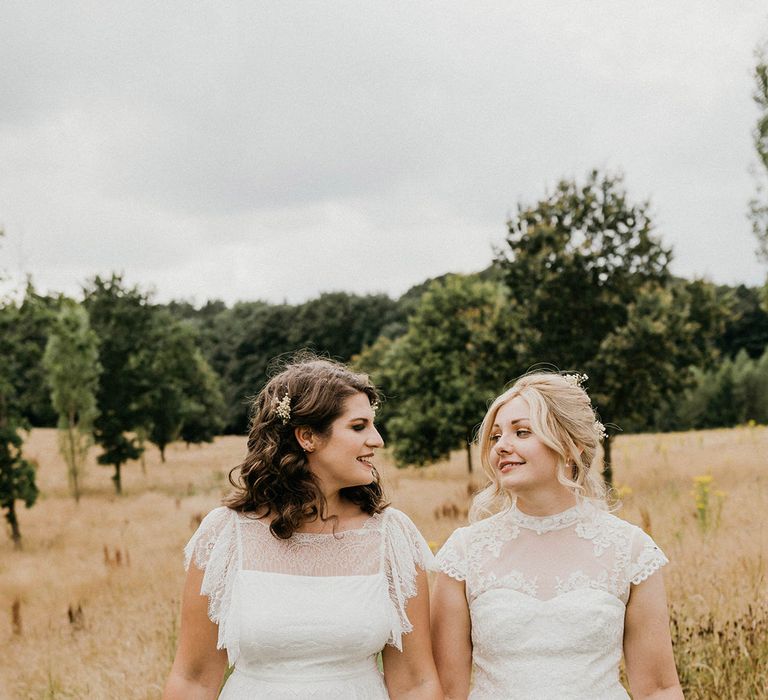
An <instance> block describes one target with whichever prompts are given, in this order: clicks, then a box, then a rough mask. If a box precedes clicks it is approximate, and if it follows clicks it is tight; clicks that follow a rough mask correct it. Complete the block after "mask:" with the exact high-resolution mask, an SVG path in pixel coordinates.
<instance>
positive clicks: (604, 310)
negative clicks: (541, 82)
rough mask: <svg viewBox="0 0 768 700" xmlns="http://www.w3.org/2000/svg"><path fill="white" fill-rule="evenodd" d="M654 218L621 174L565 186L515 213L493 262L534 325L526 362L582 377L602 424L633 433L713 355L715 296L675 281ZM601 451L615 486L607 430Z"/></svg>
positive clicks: (528, 325)
mask: <svg viewBox="0 0 768 700" xmlns="http://www.w3.org/2000/svg"><path fill="white" fill-rule="evenodd" d="M647 210H648V205H647V204H633V203H631V202H630V201H629V200H628V198H627V195H626V193H625V191H624V189H623V183H622V179H621V177H618V176H612V175H601V174H599V173H597V172H592V173H591V174H590V175H589V177H588V178H587V181H586V183H585V184H583V185H580V184H578V183H576V182H574V181H562V182H560V183H559V184H558V186H557V187H556V188H555V191H554V192H553V193H552V194H551V195H549V196H547V197H546V198H545V199H543V200H541V201H540V202H538V203H537V204H536V205H535V206H533V207H524V206H520V207H519V208H518V213H517V215H516V216H515V217H514V218H513V219H512V220H511V221H510V222H509V234H508V236H507V249H506V250H504V251H501V252H500V254H499V255H498V257H497V261H496V262H497V265H498V266H499V267H500V268H501V269H502V271H503V274H504V280H505V282H506V284H507V286H508V287H509V294H510V298H511V300H512V307H513V309H514V310H515V311H516V312H517V314H518V315H519V317H520V321H519V323H520V324H521V327H522V328H524V329H530V332H529V333H528V336H527V337H526V338H525V339H523V342H524V344H525V348H524V351H523V354H524V357H526V358H527V360H528V362H529V363H530V364H534V363H538V362H547V363H551V364H553V365H555V366H557V367H559V368H561V369H574V370H579V371H585V372H586V373H587V374H588V375H589V377H590V382H589V388H590V393H591V394H592V396H593V399H594V400H595V402H596V404H597V407H598V409H599V411H600V414H601V417H602V420H603V422H604V423H609V424H610V423H613V424H616V423H618V424H620V425H625V426H626V427H632V428H635V429H638V428H642V427H645V426H648V425H649V424H651V422H652V419H653V415H654V411H653V408H652V407H653V406H654V405H655V402H658V401H661V400H663V399H664V398H666V397H669V396H671V395H673V394H674V393H675V392H677V391H680V390H681V389H682V388H683V387H684V386H685V385H686V383H687V381H688V375H689V370H688V368H689V366H690V365H691V364H695V363H696V362H697V361H698V360H702V361H703V359H704V358H705V357H708V355H709V353H710V346H711V342H712V338H713V336H714V335H715V334H716V332H717V328H718V323H719V318H720V317H719V316H718V313H717V307H716V304H715V303H714V295H713V292H712V290H711V289H707V288H706V286H705V285H703V284H702V283H691V285H689V286H686V285H680V284H674V283H673V280H672V278H671V275H670V274H669V270H668V265H669V261H670V258H671V252H670V251H669V250H668V249H666V248H664V247H663V246H662V245H661V242H660V241H659V240H658V239H657V238H656V237H655V236H654V235H653V233H652V231H653V225H652V222H651V219H650V216H649V214H648V211H647ZM693 300H696V301H697V302H700V303H701V308H699V306H696V308H695V309H694V307H693V305H692V301H693ZM694 312H695V313H694ZM604 447H605V453H606V455H605V456H606V463H607V464H608V468H607V469H606V477H607V479H608V480H610V477H611V473H610V448H611V441H610V433H609V438H608V439H607V440H606V441H605V443H604Z"/></svg>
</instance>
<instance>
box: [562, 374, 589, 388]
mask: <svg viewBox="0 0 768 700" xmlns="http://www.w3.org/2000/svg"><path fill="white" fill-rule="evenodd" d="M563 379H565V381H566V382H568V383H569V384H570V385H571V386H575V387H579V388H581V387H582V385H583V384H584V382H586V381H587V379H589V376H588V375H586V374H579V373H578V372H576V374H564V375H563Z"/></svg>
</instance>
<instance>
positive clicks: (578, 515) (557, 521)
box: [507, 501, 592, 534]
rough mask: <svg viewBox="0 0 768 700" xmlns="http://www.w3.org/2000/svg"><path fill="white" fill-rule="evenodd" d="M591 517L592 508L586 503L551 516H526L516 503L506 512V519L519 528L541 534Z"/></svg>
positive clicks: (583, 502)
mask: <svg viewBox="0 0 768 700" xmlns="http://www.w3.org/2000/svg"><path fill="white" fill-rule="evenodd" d="M591 515H592V507H591V506H590V504H589V503H588V502H586V501H582V502H580V503H577V504H576V505H575V506H571V507H570V508H568V509H566V510H564V511H562V512H560V513H553V514H552V515H528V514H527V513H523V511H521V510H520V509H519V508H518V507H517V504H516V503H513V504H512V505H511V506H510V507H509V509H508V510H507V517H508V518H509V519H510V520H511V521H512V522H514V523H515V524H516V525H518V526H519V527H522V528H525V529H527V530H533V531H534V532H536V533H538V534H541V533H544V532H552V531H553V530H562V529H563V528H566V527H570V526H571V525H574V524H575V523H577V522H579V521H581V520H584V519H586V518H589V517H590V516H591Z"/></svg>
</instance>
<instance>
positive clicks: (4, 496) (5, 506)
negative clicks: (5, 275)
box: [0, 302, 38, 549]
mask: <svg viewBox="0 0 768 700" xmlns="http://www.w3.org/2000/svg"><path fill="white" fill-rule="evenodd" d="M18 321H19V310H18V308H17V307H16V306H15V305H14V304H12V303H10V302H9V303H6V304H4V305H2V306H0V357H2V358H3V361H2V363H0V509H2V510H3V511H5V512H4V515H5V519H6V520H7V522H8V524H9V525H10V528H11V538H12V540H13V544H14V546H15V547H16V548H17V549H21V530H20V528H19V520H18V516H17V514H16V501H21V502H22V503H23V504H24V505H25V506H26V507H27V508H31V507H32V505H34V503H35V501H36V500H37V495H38V489H37V485H36V483H35V470H34V467H33V466H32V464H31V463H30V462H28V461H27V460H25V459H24V458H23V456H22V445H23V440H22V438H21V436H20V435H19V432H20V431H21V430H22V429H23V428H25V427H27V423H26V421H25V419H24V417H23V416H22V413H21V405H20V402H19V397H18V392H17V390H16V386H15V385H14V382H13V379H14V377H15V376H16V371H17V367H18V364H19V362H20V360H19V355H20V345H19V343H18V335H16V333H15V329H16V328H17V327H18Z"/></svg>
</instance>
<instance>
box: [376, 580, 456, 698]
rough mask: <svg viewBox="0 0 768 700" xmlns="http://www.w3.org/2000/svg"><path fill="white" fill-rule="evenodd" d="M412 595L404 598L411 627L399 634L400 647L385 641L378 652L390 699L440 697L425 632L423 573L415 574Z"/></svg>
mask: <svg viewBox="0 0 768 700" xmlns="http://www.w3.org/2000/svg"><path fill="white" fill-rule="evenodd" d="M416 590H417V593H416V595H415V596H414V597H413V598H411V599H410V600H409V601H408V607H407V609H406V614H407V615H408V619H409V620H410V621H411V624H412V625H413V631H411V632H410V633H409V634H404V635H403V650H402V652H401V651H398V650H397V649H395V648H394V647H392V646H390V645H387V646H386V647H384V651H383V652H382V658H383V662H384V681H385V682H386V684H387V691H388V693H389V697H390V698H392V700H401V699H402V700H405V699H406V698H413V699H414V700H416V698H418V699H419V700H442V698H443V692H442V690H441V688H440V680H439V679H438V677H437V670H436V669H435V661H434V659H433V658H432V645H431V641H430V634H429V585H428V582H427V575H426V573H425V572H424V571H420V572H419V574H418V576H417V577H416Z"/></svg>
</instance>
